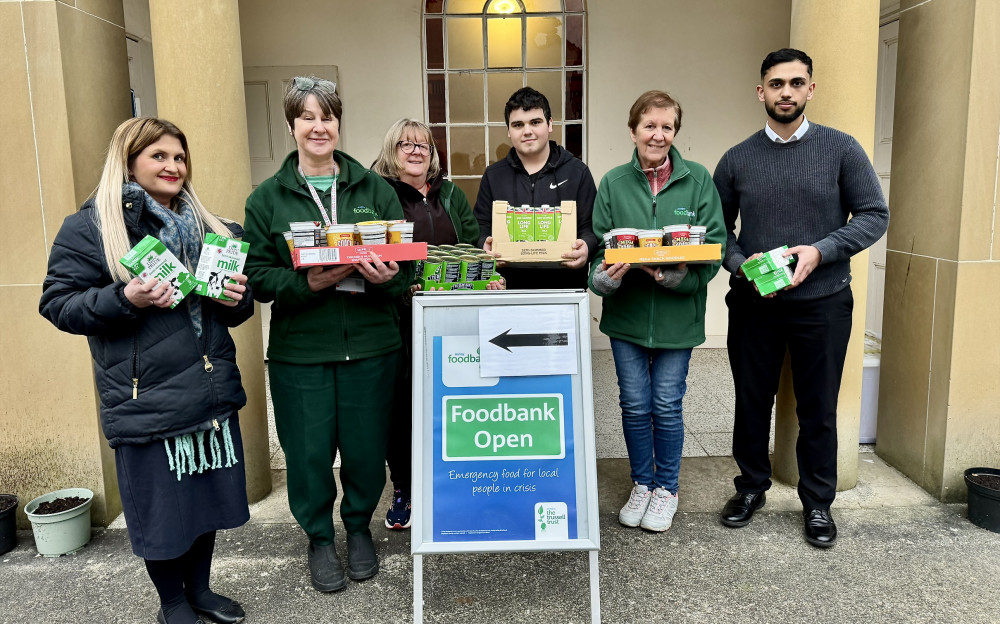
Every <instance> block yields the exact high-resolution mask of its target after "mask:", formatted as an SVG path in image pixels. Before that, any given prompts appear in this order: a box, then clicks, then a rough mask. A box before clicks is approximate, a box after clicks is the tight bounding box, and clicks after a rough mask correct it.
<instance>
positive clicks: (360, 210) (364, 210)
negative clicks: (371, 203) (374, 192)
mask: <svg viewBox="0 0 1000 624" xmlns="http://www.w3.org/2000/svg"><path fill="white" fill-rule="evenodd" d="M354 214H356V215H359V214H367V215H371V216H373V217H376V218H377V217H378V213H377V212H375V209H374V208H369V207H368V206H355V207H354Z"/></svg>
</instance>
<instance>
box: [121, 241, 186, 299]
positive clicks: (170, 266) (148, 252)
mask: <svg viewBox="0 0 1000 624" xmlns="http://www.w3.org/2000/svg"><path fill="white" fill-rule="evenodd" d="M119 262H121V263H122V265H123V266H124V267H125V268H127V269H128V270H129V271H131V272H132V273H133V275H135V276H136V277H138V278H139V281H141V282H142V283H144V284H145V283H146V282H148V281H150V280H152V279H157V280H159V281H160V282H170V285H171V286H173V287H174V294H173V296H172V299H173V300H174V302H173V304H171V306H170V307H171V308H175V307H177V304H178V303H180V302H181V301H182V300H183V299H184V297H185V296H187V294H188V293H190V292H191V291H192V290H194V289H195V288H196V287H197V286H198V281H197V280H196V279H195V278H194V276H193V275H191V273H189V272H188V270H187V267H186V266H184V264H183V263H182V262H181V261H180V260H178V259H177V256H175V255H174V254H173V253H171V252H170V250H169V249H167V246H166V245H164V244H163V243H161V242H160V241H159V239H157V238H156V237H155V236H146V237H145V238H144V239H142V240H141V241H139V244H137V245H136V246H135V247H133V248H132V249H131V250H130V251H129V252H128V253H127V254H125V257H123V258H122V259H121V260H119Z"/></svg>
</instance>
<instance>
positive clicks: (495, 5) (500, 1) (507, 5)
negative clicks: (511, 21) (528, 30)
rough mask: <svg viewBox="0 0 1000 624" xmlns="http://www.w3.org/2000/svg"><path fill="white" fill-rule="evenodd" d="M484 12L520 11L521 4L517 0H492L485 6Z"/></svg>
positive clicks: (506, 13) (505, 12) (510, 12)
mask: <svg viewBox="0 0 1000 624" xmlns="http://www.w3.org/2000/svg"><path fill="white" fill-rule="evenodd" d="M486 12H487V13H489V14H491V15H510V14H512V13H520V12H521V6H520V5H519V4H518V3H517V0H492V2H490V5H489V6H488V7H486Z"/></svg>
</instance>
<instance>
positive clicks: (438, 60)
mask: <svg viewBox="0 0 1000 624" xmlns="http://www.w3.org/2000/svg"><path fill="white" fill-rule="evenodd" d="M442 27H443V24H442V23H441V20H439V19H434V18H427V30H426V38H427V69H444V36H443V34H442V30H441V28H442Z"/></svg>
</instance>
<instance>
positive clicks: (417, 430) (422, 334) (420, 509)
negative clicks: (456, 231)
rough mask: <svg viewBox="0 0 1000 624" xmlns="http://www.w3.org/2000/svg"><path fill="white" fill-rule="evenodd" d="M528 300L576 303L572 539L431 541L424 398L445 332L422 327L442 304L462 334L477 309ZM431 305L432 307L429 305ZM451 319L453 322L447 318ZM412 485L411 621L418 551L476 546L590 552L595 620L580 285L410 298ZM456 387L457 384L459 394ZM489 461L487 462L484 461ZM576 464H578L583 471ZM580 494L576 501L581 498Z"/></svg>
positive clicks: (591, 440)
mask: <svg viewBox="0 0 1000 624" xmlns="http://www.w3.org/2000/svg"><path fill="white" fill-rule="evenodd" d="M528 305H572V306H575V307H576V314H575V316H576V331H575V336H574V338H575V340H574V341H573V342H574V343H575V345H576V356H577V358H578V362H579V367H578V372H577V373H576V374H573V375H567V376H568V377H570V378H571V379H572V389H573V390H572V396H569V397H566V401H565V403H566V413H567V415H568V417H569V418H572V419H573V420H572V422H573V432H574V438H575V439H576V440H582V443H583V444H582V447H581V446H580V445H577V446H576V448H575V455H576V463H575V466H576V470H575V473H574V478H575V479H576V483H577V501H576V502H577V505H576V508H575V509H576V513H577V525H576V526H577V537H576V538H574V539H559V540H544V541H542V540H537V539H535V540H526V539H518V540H497V541H434V540H433V533H432V519H433V514H434V509H433V507H434V500H433V490H434V484H433V477H434V474H433V470H434V465H433V460H434V457H433V455H434V433H433V420H434V411H433V407H431V405H430V403H431V401H433V399H434V391H433V374H434V362H433V356H434V354H433V342H432V341H433V338H434V337H435V336H442V337H444V336H447V335H450V334H442V333H441V330H439V329H429V328H428V327H427V324H428V317H431V319H430V320H431V324H432V325H433V324H434V323H435V322H436V323H439V324H440V322H441V319H440V318H438V320H437V321H435V320H434V316H435V315H438V316H440V314H441V312H439V311H438V310H439V309H441V308H447V309H452V310H454V312H455V314H454V315H452V316H451V317H450V318H449V322H448V324H447V329H448V330H449V331H450V330H454V331H456V332H465V333H464V334H463V333H458V334H453V335H469V334H470V333H476V334H478V324H479V313H478V311H479V310H480V309H482V308H485V307H489V308H494V307H500V306H528ZM432 310H433V311H432ZM452 320H454V322H452ZM412 347H413V353H412V357H413V361H412V366H413V368H412V370H413V375H412V377H413V412H412V417H413V421H412V422H413V427H412V444H413V465H412V468H413V472H412V474H413V486H412V487H413V490H412V492H411V494H412V499H413V501H414V510H413V517H412V521H413V524H412V527H411V530H410V541H411V546H410V550H411V553H412V555H413V609H414V622H421V621H422V619H423V561H422V557H423V555H427V554H452V553H482V552H540V551H589V563H590V589H591V592H590V593H591V621H592V622H600V591H599V585H598V578H599V575H598V565H597V553H598V551H599V550H600V526H599V513H598V500H597V462H596V457H597V452H596V442H595V435H594V400H593V372H592V367H591V344H590V297H589V295H588V294H587V292H586V291H582V290H534V291H493V292H481V293H468V294H458V293H451V292H428V293H421V294H419V295H418V296H416V297H414V298H413V344H412ZM460 390H461V389H456V391H457V392H456V393H457V394H461V392H460ZM488 463H492V462H488ZM580 467H582V468H583V470H582V474H581V470H580ZM428 475H429V476H430V480H429V481H427V480H425V479H426V478H427V476H428ZM581 499H582V500H581Z"/></svg>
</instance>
